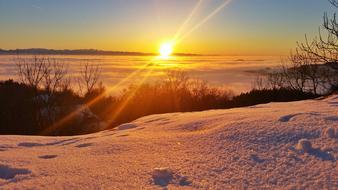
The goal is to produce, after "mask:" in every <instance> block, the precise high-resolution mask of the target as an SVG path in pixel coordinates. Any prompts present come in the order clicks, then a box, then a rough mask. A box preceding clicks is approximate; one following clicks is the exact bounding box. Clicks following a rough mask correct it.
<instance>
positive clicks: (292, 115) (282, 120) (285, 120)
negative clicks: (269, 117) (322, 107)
mask: <svg viewBox="0 0 338 190" xmlns="http://www.w3.org/2000/svg"><path fill="white" fill-rule="evenodd" d="M299 115H319V114H318V113H295V114H289V115H284V116H282V117H280V118H279V120H278V121H280V122H289V121H290V120H291V119H292V118H294V117H296V116H299Z"/></svg>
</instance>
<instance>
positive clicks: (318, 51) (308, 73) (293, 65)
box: [268, 0, 338, 94]
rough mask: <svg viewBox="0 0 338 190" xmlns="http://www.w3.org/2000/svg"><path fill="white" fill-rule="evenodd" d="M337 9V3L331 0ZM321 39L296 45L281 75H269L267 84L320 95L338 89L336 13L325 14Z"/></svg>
mask: <svg viewBox="0 0 338 190" xmlns="http://www.w3.org/2000/svg"><path fill="white" fill-rule="evenodd" d="M329 2H330V3H331V4H332V5H333V6H334V7H336V8H338V1H336V0H329ZM323 20H324V21H323V26H322V27H320V28H319V35H318V37H316V38H314V39H312V40H308V38H307V36H305V42H303V43H297V48H296V51H294V52H293V53H291V55H290V57H289V59H288V64H283V65H282V69H281V71H280V72H277V73H272V74H270V78H269V79H268V81H269V82H270V83H273V85H277V86H279V87H287V88H292V89H296V90H300V91H303V92H309V91H310V92H313V93H314V94H320V93H325V92H330V91H331V90H332V88H337V86H338V82H337V81H338V68H337V65H338V23H337V19H336V14H333V16H332V18H329V16H328V14H327V13H325V14H324V18H323Z"/></svg>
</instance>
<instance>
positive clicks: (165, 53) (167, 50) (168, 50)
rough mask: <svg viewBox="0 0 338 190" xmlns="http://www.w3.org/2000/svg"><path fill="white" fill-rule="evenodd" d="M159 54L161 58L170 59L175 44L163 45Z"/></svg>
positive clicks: (167, 43)
mask: <svg viewBox="0 0 338 190" xmlns="http://www.w3.org/2000/svg"><path fill="white" fill-rule="evenodd" d="M159 53H160V55H161V57H169V56H170V55H171V54H172V53H173V43H170V42H166V43H163V44H161V46H160V49H159Z"/></svg>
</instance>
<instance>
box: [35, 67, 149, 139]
mask: <svg viewBox="0 0 338 190" xmlns="http://www.w3.org/2000/svg"><path fill="white" fill-rule="evenodd" d="M151 64H152V63H146V64H144V65H143V66H142V67H140V68H139V69H137V70H136V71H134V72H132V73H131V74H129V75H128V76H127V77H125V78H123V79H122V80H121V81H120V82H118V83H117V84H116V85H114V86H113V88H110V89H109V90H108V92H107V93H110V92H112V91H113V90H114V89H116V88H117V87H119V86H121V85H122V84H123V83H125V82H127V81H128V80H129V79H131V78H132V77H134V76H136V75H137V74H139V73H140V72H141V71H142V70H144V69H146V68H147V67H148V66H149V65H151ZM104 97H105V94H101V95H99V96H97V97H96V98H94V99H93V100H91V101H89V102H87V103H86V104H85V105H83V106H80V107H79V108H78V109H76V110H74V111H72V112H71V113H69V114H68V115H66V116H65V117H63V118H61V119H60V120H58V121H57V122H55V123H54V124H53V125H51V126H50V127H48V128H46V129H44V130H43V131H42V132H41V133H40V134H41V135H46V134H49V133H50V132H51V131H53V130H55V129H58V128H60V127H61V126H62V125H64V124H65V123H67V122H68V121H69V120H71V119H73V118H74V117H75V116H76V115H77V114H79V113H81V112H82V111H84V110H85V109H86V107H89V106H92V105H94V104H95V103H97V102H98V101H99V100H101V99H102V98H104Z"/></svg>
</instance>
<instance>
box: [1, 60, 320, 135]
mask: <svg viewBox="0 0 338 190" xmlns="http://www.w3.org/2000/svg"><path fill="white" fill-rule="evenodd" d="M27 62H28V61H27V60H24V59H18V60H17V63H18V67H17V68H18V74H19V76H20V81H21V82H15V81H13V80H8V81H2V82H0V105H1V107H0V126H1V127H0V133H1V134H27V135H76V134H85V133H91V132H96V131H100V130H104V129H109V128H113V127H115V126H117V125H119V124H121V123H125V122H131V121H133V120H135V119H137V118H139V117H142V116H146V115H150V114H160V113H170V112H191V111H201V110H208V109H225V108H233V107H241V106H249V105H255V104H259V103H268V102H272V101H293V100H302V99H308V98H314V97H318V96H317V95H314V94H313V93H311V92H303V91H299V90H295V89H291V88H278V89H277V88H273V89H259V90H252V91H251V92H248V93H243V94H241V95H239V96H234V94H233V93H232V91H231V90H228V89H224V88H219V87H211V86H210V85H208V84H207V83H206V82H203V81H200V80H195V79H191V78H189V77H188V76H187V74H186V73H185V72H183V71H180V70H171V71H168V72H167V74H166V75H165V76H163V78H162V79H161V80H159V81H158V82H156V83H151V84H134V85H131V86H129V87H128V88H126V89H124V90H123V92H122V93H121V94H120V95H116V96H112V95H109V94H108V93H107V92H106V90H105V88H104V87H103V85H102V83H100V82H99V75H100V68H99V67H97V66H95V65H91V64H88V63H86V64H84V65H83V66H82V70H81V74H80V76H79V77H78V78H77V79H75V80H74V79H73V80H70V79H69V78H68V77H67V76H68V74H67V69H66V68H65V66H64V65H63V64H62V63H58V62H57V61H55V60H53V59H51V58H46V57H40V58H39V57H34V58H32V59H31V60H30V63H27ZM71 81H73V83H76V84H77V85H78V88H77V90H75V88H74V87H72V82H71Z"/></svg>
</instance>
